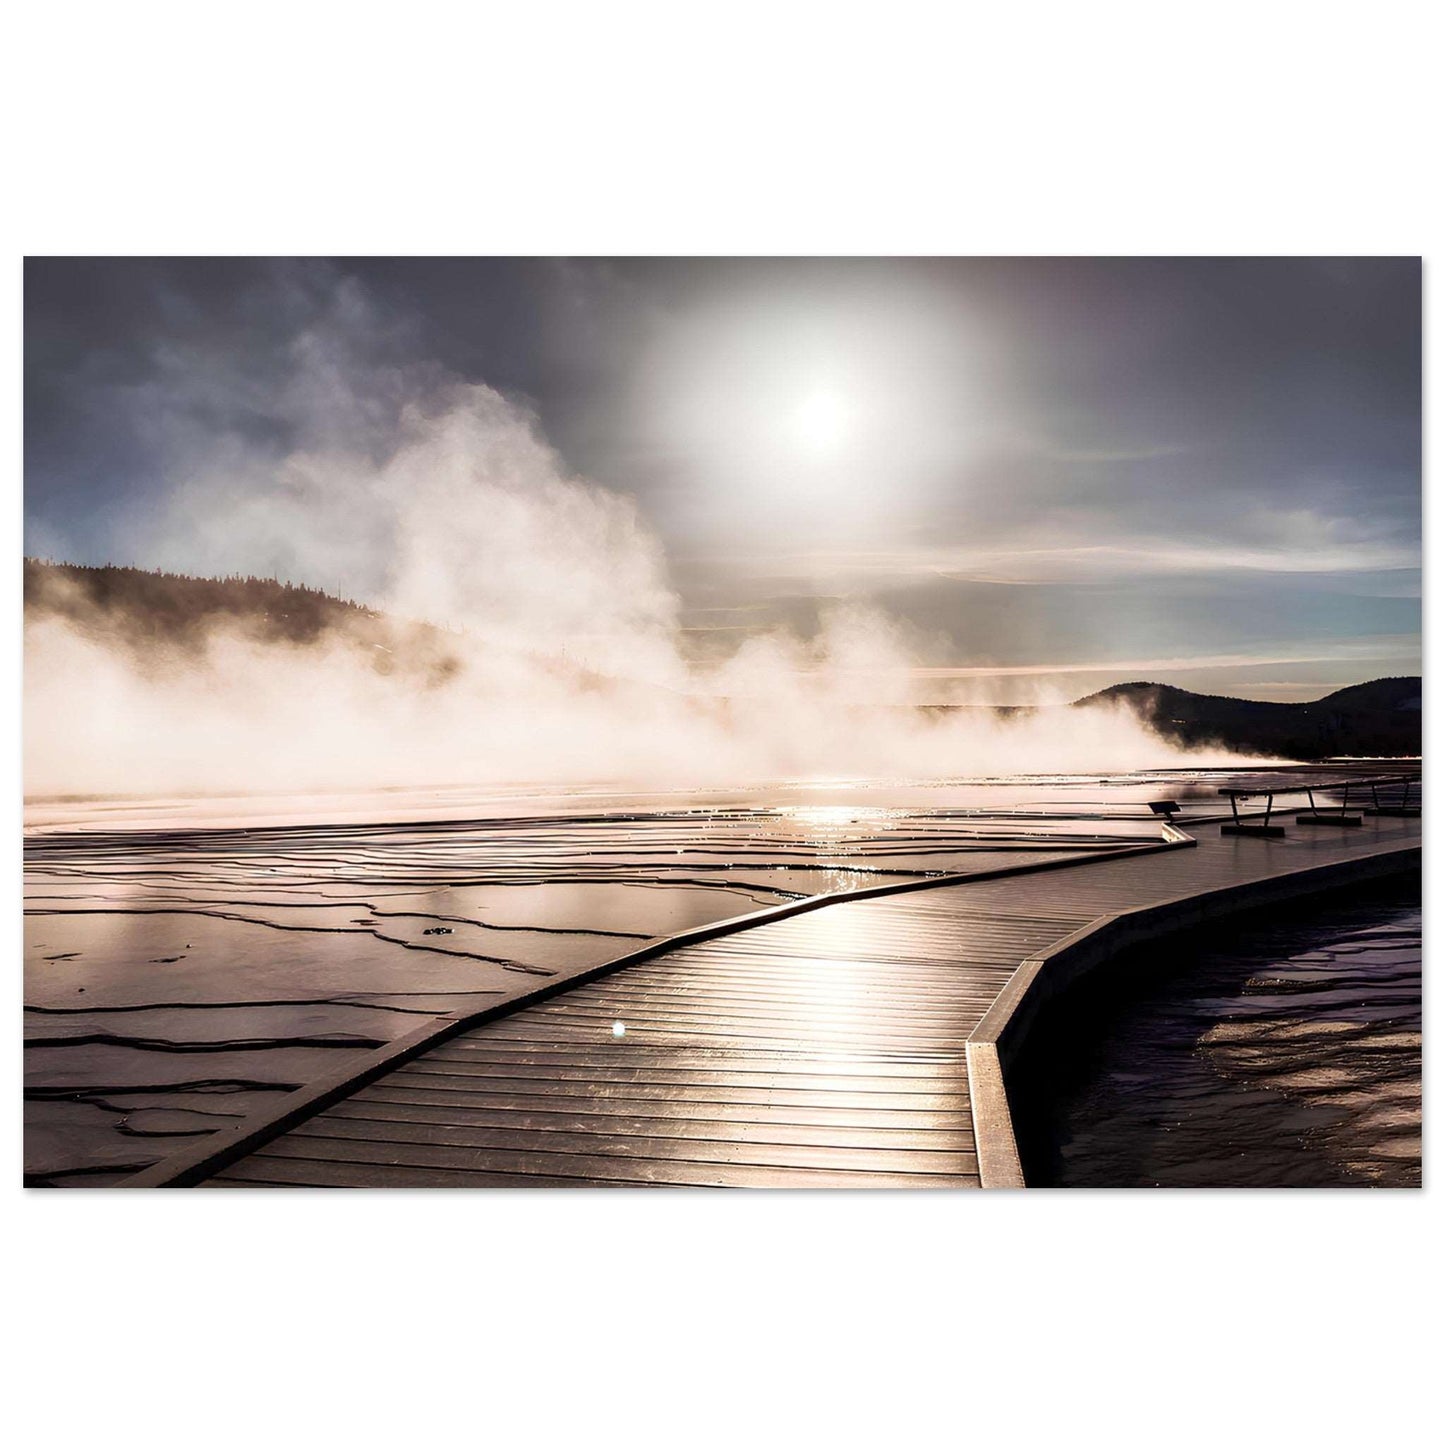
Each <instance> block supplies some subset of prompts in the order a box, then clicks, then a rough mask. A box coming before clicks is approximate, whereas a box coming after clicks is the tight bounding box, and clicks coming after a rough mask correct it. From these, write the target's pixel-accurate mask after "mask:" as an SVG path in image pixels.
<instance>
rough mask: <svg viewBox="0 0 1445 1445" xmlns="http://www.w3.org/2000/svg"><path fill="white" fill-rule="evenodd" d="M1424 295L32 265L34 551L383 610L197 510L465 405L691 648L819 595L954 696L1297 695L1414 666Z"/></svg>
mask: <svg viewBox="0 0 1445 1445" xmlns="http://www.w3.org/2000/svg"><path fill="white" fill-rule="evenodd" d="M1420 282H1421V270H1420V265H1419V263H1418V262H1417V261H1414V260H1396V259H1386V260H1333V259H1330V260H1207V259H1206V260H1129V259H1125V260H832V261H809V260H776V261H774V260H761V261H759V260H742V261H715V260H682V261H676V260H672V261H668V260H663V261H658V260H634V261H615V260H608V261H563V260H541V261H507V260H437V259H425V260H404V261H380V260H351V261H346V260H343V261H230V260H198V261H168V260H160V261H149V260H49V261H30V262H28V263H27V265H26V273H25V291H26V302H25V305H26V359H25V364H26V396H25V409H26V431H25V454H26V488H25V519H26V550H27V552H30V553H38V554H42V555H49V556H52V557H55V558H57V559H64V560H71V561H82V562H100V561H117V562H126V563H137V564H141V565H164V566H170V567H177V568H185V569H188V570H194V571H204V572H212V571H227V570H233V569H236V570H247V571H277V572H280V573H282V574H283V575H286V574H291V573H295V572H296V571H297V570H298V567H300V566H302V565H303V564H302V563H298V560H297V558H298V556H302V557H305V558H306V559H307V560H306V562H305V563H304V565H305V566H306V567H308V568H310V569H311V572H310V573H309V574H308V575H304V576H297V577H295V578H294V580H304V581H308V582H313V583H316V584H318V585H322V586H325V587H327V588H329V589H331V590H342V591H345V592H347V593H348V594H350V595H355V596H360V597H363V598H365V597H366V596H367V595H368V594H371V595H376V594H377V591H378V588H379V586H380V575H381V572H382V571H384V570H385V567H386V545H387V544H386V539H385V537H384V536H383V537H381V538H380V539H379V540H378V541H376V542H375V544H374V545H368V546H361V545H349V546H347V547H337V548H335V549H333V550H332V551H330V552H328V551H327V549H326V546H325V545H324V543H325V541H326V539H325V538H320V539H316V538H312V539H309V540H310V541H312V542H315V543H316V545H314V546H311V547H310V548H309V549H308V550H304V551H298V549H297V547H296V546H295V545H293V542H294V539H285V538H283V539H281V540H280V541H277V540H276V538H275V537H274V535H273V536H271V538H270V540H266V535H267V534H265V533H264V532H262V531H257V530H255V529H246V528H239V527H233V526H230V525H227V526H223V527H218V528H212V529H209V530H208V529H206V528H205V527H204V526H201V525H199V524H198V523H197V519H196V517H195V515H194V514H195V513H196V511H197V510H204V509H206V508H214V507H215V506H216V505H217V502H216V499H217V498H218V497H222V496H224V497H225V498H226V499H227V505H228V506H231V507H235V506H241V505H244V506H246V507H249V508H250V509H251V511H252V513H255V512H256V511H261V512H264V511H266V510H267V509H268V508H270V509H276V508H282V507H284V506H285V505H286V500H287V499H286V492H285V488H286V486H287V485H288V483H287V482H286V480H285V464H286V462H287V459H288V458H294V457H295V456H297V455H298V454H306V455H314V454H315V453H316V452H317V451H318V449H322V450H324V449H327V448H331V449H333V450H335V449H338V448H344V449H347V450H348V451H351V452H365V453H369V454H371V455H373V456H384V455H385V454H386V453H387V451H388V448H390V447H394V446H395V444H396V436H397V431H398V426H399V424H400V419H401V418H402V417H403V415H404V413H405V412H406V409H407V408H409V407H410V408H413V409H415V408H420V409H421V410H422V411H425V410H426V408H427V407H428V406H429V405H431V404H432V403H431V401H430V398H433V397H435V396H437V395H440V394H444V393H445V390H446V388H447V387H449V386H454V385H455V384H456V383H457V382H466V383H482V384H485V385H486V386H488V387H491V388H494V389H496V390H497V391H499V392H501V393H502V394H503V395H504V396H505V397H506V398H508V399H510V400H511V401H513V402H515V403H516V404H517V406H519V407H521V408H523V409H525V411H527V412H528V413H530V414H531V416H532V417H533V418H534V425H535V430H536V433H537V435H538V436H539V437H540V438H541V439H544V440H545V442H546V443H547V444H549V445H550V447H551V448H553V449H555V451H556V453H557V454H558V456H559V457H560V465H561V468H562V470H563V471H564V472H565V473H567V474H571V475H574V476H578V477H583V478H586V479H588V480H590V481H592V482H593V483H595V484H596V485H598V486H599V487H602V488H605V489H607V490H609V491H611V492H616V493H620V494H623V495H625V496H629V497H631V498H633V499H635V501H636V503H637V507H638V510H639V512H640V515H641V517H642V519H643V520H644V521H645V523H646V525H647V526H648V527H649V528H650V529H651V530H652V531H653V532H655V533H656V534H657V536H658V537H659V538H660V540H661V545H662V548H663V551H664V553H665V557H666V565H667V568H668V575H669V577H670V580H671V584H672V586H673V587H674V588H675V589H676V591H677V592H678V594H679V595H680V597H681V599H682V617H683V621H684V623H685V625H686V626H687V628H688V629H689V630H688V633H687V637H688V639H689V646H690V647H692V648H694V649H696V650H697V651H698V652H699V653H700V654H704V655H706V654H709V653H712V652H715V651H719V650H725V649H727V648H728V647H730V646H732V645H735V643H736V641H737V639H739V638H740V637H744V636H746V635H747V634H748V633H749V632H753V631H756V630H758V629H760V628H765V627H767V626H770V625H774V624H776V623H778V622H780V621H781V622H786V623H788V624H790V625H792V626H794V627H796V628H798V629H800V630H802V631H804V632H806V631H807V630H808V629H809V627H810V626H812V624H813V619H814V618H815V616H816V613H817V609H818V606H819V604H820V602H821V603H826V602H827V601H828V600H830V599H836V598H844V599H848V600H850V601H860V602H871V603H876V604H877V605H879V606H880V607H882V608H883V609H885V610H886V612H887V613H888V614H890V615H892V616H893V617H895V618H897V619H899V620H900V622H901V624H902V625H903V626H904V627H905V629H907V630H908V632H909V633H910V635H911V636H912V637H913V638H914V640H915V643H916V646H915V648H914V651H915V654H916V655H920V656H922V657H923V658H925V659H927V660H928V662H929V663H930V664H931V667H932V669H933V671H931V672H930V673H929V676H936V678H937V679H938V682H939V686H940V687H941V688H945V689H946V688H947V687H948V686H950V685H951V683H952V680H953V679H955V678H957V677H964V678H971V677H974V676H982V677H985V678H987V679H988V681H987V683H986V686H987V687H989V688H992V689H994V690H995V691H994V693H993V694H992V695H1001V694H999V693H998V691H997V690H998V689H1000V688H1007V687H1010V686H1015V685H1020V686H1021V685H1026V684H1029V683H1031V682H1032V681H1034V680H1035V679H1041V678H1042V679H1048V680H1051V681H1054V682H1061V683H1062V684H1063V685H1064V686H1065V688H1066V689H1068V690H1069V691H1071V692H1073V693H1077V694H1082V693H1084V692H1088V691H1091V690H1093V689H1094V688H1096V687H1099V686H1103V685H1105V684H1107V683H1109V682H1113V681H1118V680H1124V679H1131V678H1140V677H1149V678H1153V679H1157V680H1162V681H1170V682H1175V683H1178V684H1180V685H1183V686H1189V687H1195V688H1198V689H1201V690H1206V691H1217V692H1233V693H1238V694H1244V695H1252V696H1260V697H1280V698H1294V697H1300V696H1309V695H1312V694H1315V693H1318V692H1323V691H1326V690H1328V689H1329V688H1330V687H1332V686H1336V685H1340V684H1343V683H1348V682H1354V681H1359V680H1362V679H1365V678H1368V677H1374V676H1380V675H1388V674H1399V673H1406V672H1417V671H1419V668H1420V638H1419V633H1420V601H1419V595H1420V522H1421V517H1420V512H1421V505H1420V503H1421V495H1420V462H1421V438H1420V381H1421V364H1420V363H1421V332H1420V299H1421V292H1420ZM202 477H203V478H204V480H205V485H204V486H202V485H201V484H200V481H199V480H198V479H200V478H202ZM366 506H367V498H366V497H365V496H364V495H358V496H357V497H356V502H355V507H356V510H357V511H358V512H359V513H364V511H365V508H366ZM278 514H279V513H278ZM228 515H229V513H228Z"/></svg>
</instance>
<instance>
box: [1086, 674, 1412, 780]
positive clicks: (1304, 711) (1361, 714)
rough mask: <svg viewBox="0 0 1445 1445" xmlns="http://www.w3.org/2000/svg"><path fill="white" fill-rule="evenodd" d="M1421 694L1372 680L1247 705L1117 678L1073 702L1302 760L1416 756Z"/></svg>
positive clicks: (1176, 737) (1181, 734)
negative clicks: (1312, 696) (1126, 710)
mask: <svg viewBox="0 0 1445 1445" xmlns="http://www.w3.org/2000/svg"><path fill="white" fill-rule="evenodd" d="M1421 697H1422V688H1421V680H1420V678H1418V677H1382V678H1377V679H1376V680H1375V681H1374V682H1362V683H1359V684H1358V685H1356V686H1354V687H1345V688H1341V689H1340V690H1339V691H1338V692H1332V693H1330V694H1328V696H1326V697H1322V698H1319V699H1318V700H1317V701H1315V702H1250V701H1247V700H1245V699H1243V698H1237V697H1209V696H1207V695H1205V694H1203V693H1197V692H1186V691H1185V690H1184V689H1183V688H1178V687H1169V686H1167V685H1166V684H1164V683H1159V682H1122V683H1119V684H1117V685H1116V686H1114V687H1107V688H1105V689H1104V690H1103V691H1102V692H1096V693H1092V694H1091V695H1090V696H1088V697H1085V698H1080V699H1079V701H1078V702H1076V703H1075V704H1074V706H1075V707H1097V706H1099V705H1100V704H1110V703H1118V702H1122V703H1124V704H1125V705H1127V706H1128V707H1130V708H1132V709H1133V710H1134V711H1135V712H1137V713H1138V714H1139V716H1140V717H1141V718H1142V719H1143V720H1144V721H1145V722H1146V723H1148V724H1149V726H1150V727H1152V728H1153V729H1154V731H1155V732H1157V733H1159V734H1160V735H1161V736H1163V737H1166V738H1168V739H1169V740H1170V741H1172V742H1178V743H1181V744H1184V745H1185V746H1190V745H1195V744H1208V743H1220V744H1223V745H1224V746H1226V747H1231V748H1235V749H1238V750H1240V751H1245V752H1254V753H1261V754H1266V755H1269V756H1273V757H1285V758H1297V759H1299V760H1301V761H1309V760H1310V759H1314V758H1327V757H1340V756H1352V757H1414V756H1418V755H1419V753H1420V751H1421V716H1422V714H1421Z"/></svg>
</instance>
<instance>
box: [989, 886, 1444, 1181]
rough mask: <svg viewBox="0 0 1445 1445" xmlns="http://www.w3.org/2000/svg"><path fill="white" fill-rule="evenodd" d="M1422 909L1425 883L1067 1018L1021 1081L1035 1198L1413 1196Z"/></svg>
mask: <svg viewBox="0 0 1445 1445" xmlns="http://www.w3.org/2000/svg"><path fill="white" fill-rule="evenodd" d="M1420 905H1421V896H1420V878H1419V875H1418V874H1417V875H1415V876H1414V877H1413V879H1406V880H1403V881H1399V882H1395V883H1391V884H1389V885H1383V886H1377V887H1373V888H1371V889H1369V890H1367V891H1366V890H1360V891H1351V892H1349V893H1347V894H1343V895H1337V897H1336V900H1335V901H1333V902H1331V903H1329V904H1316V905H1314V906H1311V907H1309V908H1308V909H1305V908H1304V907H1301V908H1300V909H1297V910H1291V911H1290V912H1289V913H1287V914H1285V915H1282V916H1279V917H1277V918H1276V919H1274V920H1265V921H1259V920H1258V919H1257V918H1256V919H1255V920H1254V921H1251V922H1249V923H1248V924H1242V925H1234V926H1231V927H1230V928H1227V929H1212V930H1209V931H1208V932H1207V933H1201V934H1200V935H1198V936H1197V937H1196V939H1195V940H1194V941H1193V942H1192V943H1189V942H1181V941H1179V940H1171V941H1168V942H1166V943H1164V944H1159V945H1150V946H1148V947H1145V948H1141V949H1138V950H1136V951H1135V953H1134V954H1133V955H1132V956H1131V957H1130V958H1129V959H1128V960H1127V961H1121V962H1120V965H1119V966H1118V968H1117V969H1115V970H1112V971H1110V973H1109V974H1108V975H1107V977H1106V978H1105V979H1096V980H1091V981H1089V982H1087V983H1086V984H1085V985H1084V986H1083V989H1082V990H1076V991H1075V992H1074V993H1073V994H1071V995H1070V996H1068V997H1066V998H1065V999H1063V1000H1061V1001H1060V1003H1059V1004H1058V1005H1057V1006H1056V1007H1055V1009H1054V1010H1053V1012H1052V1014H1051V1016H1050V1017H1049V1018H1048V1019H1047V1020H1046V1021H1045V1024H1044V1026H1043V1027H1042V1028H1040V1029H1039V1030H1038V1031H1037V1032H1036V1033H1035V1035H1034V1037H1033V1038H1032V1039H1031V1041H1030V1046H1029V1049H1028V1052H1027V1054H1026V1055H1025V1056H1024V1058H1023V1059H1022V1060H1021V1061H1020V1065H1019V1069H1018V1078H1019V1081H1020V1087H1019V1089H1018V1090H1017V1097H1016V1098H1014V1099H1013V1103H1014V1108H1015V1122H1016V1125H1017V1127H1018V1130H1019V1133H1020V1139H1021V1146H1022V1149H1023V1153H1024V1156H1025V1157H1024V1165H1025V1172H1026V1174H1027V1177H1028V1179H1029V1182H1030V1183H1031V1184H1044V1185H1059V1186H1098V1187H1107V1186H1112V1185H1154V1186H1216V1187H1265V1186H1281V1185H1313V1186H1337V1185H1386V1186H1397V1187H1398V1186H1404V1187H1409V1186H1418V1185H1419V1184H1420V1182H1421V1132H1420V1119H1421V1026H1422V1017H1421V906H1420ZM1013 1093H1014V1091H1013V1090H1012V1089H1011V1095H1012V1094H1013Z"/></svg>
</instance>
